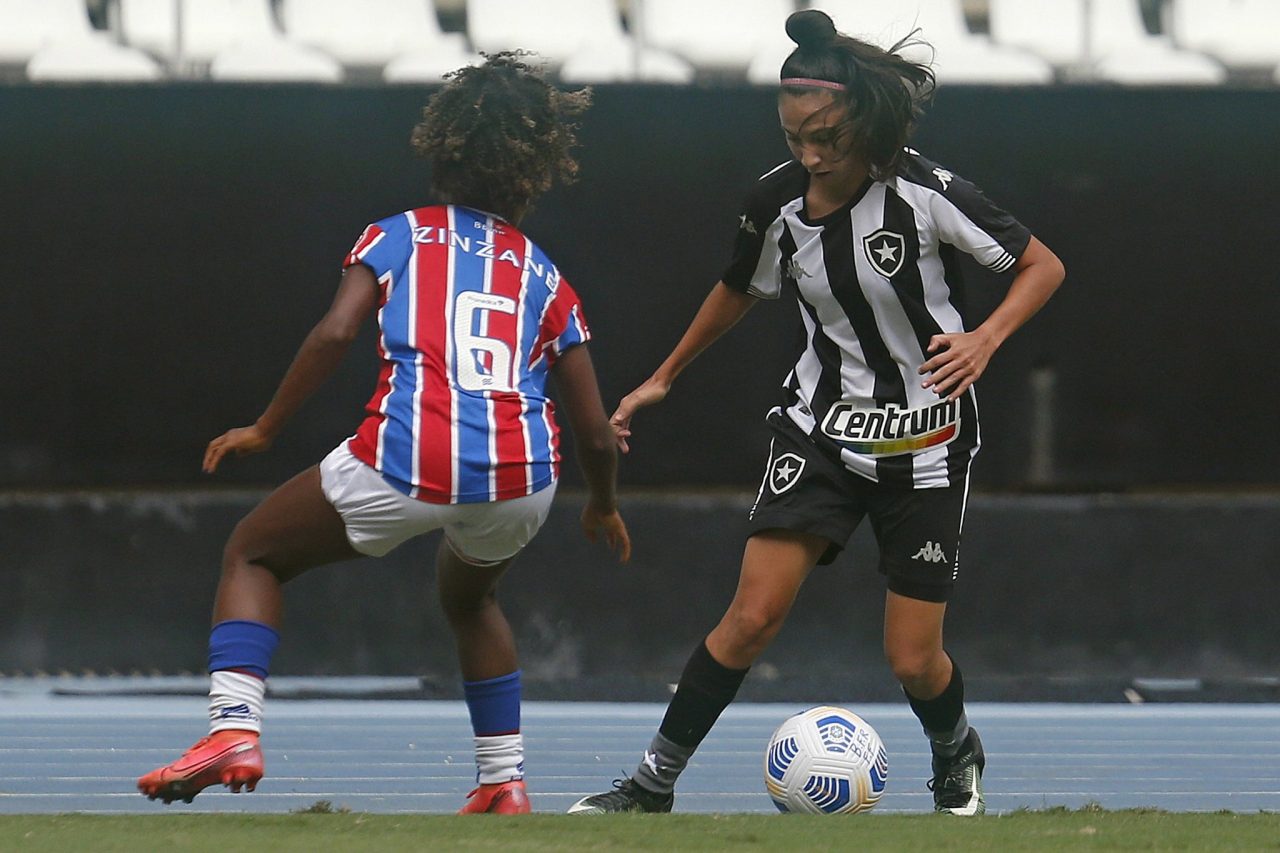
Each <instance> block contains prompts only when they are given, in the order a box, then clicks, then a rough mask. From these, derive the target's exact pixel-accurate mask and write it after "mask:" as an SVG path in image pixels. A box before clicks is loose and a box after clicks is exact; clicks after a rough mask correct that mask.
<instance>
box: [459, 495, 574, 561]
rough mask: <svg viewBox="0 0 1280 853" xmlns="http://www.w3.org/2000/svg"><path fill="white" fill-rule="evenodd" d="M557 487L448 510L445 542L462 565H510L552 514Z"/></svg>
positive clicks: (461, 505)
mask: <svg viewBox="0 0 1280 853" xmlns="http://www.w3.org/2000/svg"><path fill="white" fill-rule="evenodd" d="M555 496H556V484H555V483H552V484H551V485H549V486H547V487H546V488H544V489H541V490H539V491H537V492H534V493H533V494H531V495H524V496H522V497H518V498H510V499H508V500H501V501H488V502H483V503H471V504H455V505H453V506H451V507H449V508H448V512H447V514H446V516H445V518H446V521H445V524H444V535H445V540H446V542H447V543H448V545H449V547H450V548H451V549H452V550H453V552H454V554H456V555H457V556H458V557H459V559H460V560H461V561H462V562H463V563H469V564H471V565H473V566H477V567H482V566H490V565H494V564H496V563H500V562H503V561H509V560H511V559H512V558H513V557H515V555H516V554H518V553H520V551H521V550H523V549H524V547H525V546H526V545H528V544H529V543H530V542H532V541H533V537H534V536H536V535H538V531H539V530H541V529H542V525H543V523H545V522H546V520H547V516H548V515H549V514H550V513H551V504H552V502H553V501H554V500H555Z"/></svg>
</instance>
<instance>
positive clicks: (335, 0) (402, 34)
mask: <svg viewBox="0 0 1280 853" xmlns="http://www.w3.org/2000/svg"><path fill="white" fill-rule="evenodd" d="M282 13H283V15H282V16H283V20H284V27H285V32H287V33H288V34H289V38H290V39H291V40H293V41H296V42H299V43H301V44H308V45H311V46H312V47H316V48H319V49H320V50H323V51H324V52H325V53H327V54H329V55H330V56H333V57H335V58H336V59H337V60H338V61H339V62H341V63H342V64H343V65H348V66H384V65H386V64H387V62H389V61H390V60H392V59H393V58H395V57H397V56H400V55H402V54H412V55H413V58H414V62H413V67H415V68H418V69H421V70H422V71H423V73H424V74H425V75H426V76H427V77H429V78H434V79H435V80H437V81H438V80H439V78H440V75H442V74H444V73H445V72H446V71H452V70H453V69H454V68H457V67H459V66H461V65H464V64H467V63H471V62H475V61H477V59H478V58H477V57H476V56H475V54H473V53H471V51H470V50H468V49H467V45H466V39H465V37H464V36H463V35H462V34H461V33H445V32H443V31H442V30H441V29H440V23H439V21H438V20H437V19H436V13H435V6H434V4H433V3H432V2H430V0H363V2H361V3H352V2H350V0H284V5H283V7H282ZM433 58H434V60H435V61H434V62H432V59H433ZM406 65H407V63H402V68H403V67H406Z"/></svg>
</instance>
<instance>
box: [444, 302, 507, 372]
mask: <svg viewBox="0 0 1280 853" xmlns="http://www.w3.org/2000/svg"><path fill="white" fill-rule="evenodd" d="M487 311H497V312H499V313H501V314H514V313H516V301H515V300H514V299H511V298H510V297H507V296H499V295H498V294H496V293H477V292H475V291H472V290H466V291H463V292H462V293H459V294H458V298H457V299H456V300H455V301H454V303H453V351H454V353H455V356H454V358H455V363H456V365H457V373H458V387H460V388H461V389H462V390H464V391H514V390H515V388H514V385H513V377H512V375H511V347H510V346H508V345H507V343H506V341H503V340H500V339H498V338H491V337H488V336H486V335H483V334H480V333H478V331H477V330H478V329H481V328H485V327H486V326H487V324H486V323H485V320H486V319H487V317H486V314H485V312H487Z"/></svg>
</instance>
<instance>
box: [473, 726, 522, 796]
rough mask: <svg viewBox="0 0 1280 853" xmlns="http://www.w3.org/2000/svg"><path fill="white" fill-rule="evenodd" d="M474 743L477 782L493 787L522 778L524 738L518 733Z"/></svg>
mask: <svg viewBox="0 0 1280 853" xmlns="http://www.w3.org/2000/svg"><path fill="white" fill-rule="evenodd" d="M475 741H476V781H477V782H479V783H480V784H481V785H493V784H501V783H503V782H510V781H512V780H514V779H523V778H524V738H522V737H521V736H520V734H519V733H518V732H517V733H516V734H513V735H494V736H492V737H477V738H476V739H475Z"/></svg>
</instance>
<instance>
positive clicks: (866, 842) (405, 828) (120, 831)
mask: <svg viewBox="0 0 1280 853" xmlns="http://www.w3.org/2000/svg"><path fill="white" fill-rule="evenodd" d="M587 849H598V850H665V851H672V852H673V853H674V851H686V850H766V849H769V850H786V851H793V850H797V851H809V850H855V849H869V850H894V851H896V850H930V851H936V850H986V851H990V853H999V851H1005V850H1196V851H1199V850H1280V814H1277V813H1266V814H1247V815H1246V814H1234V813H1226V812H1220V813H1215V814H1187V813H1179V814H1172V813H1167V812H1159V811H1143V810H1139V811H1115V812H1108V811H1102V810H1100V809H1091V808H1085V809H1082V810H1079V811H1067V810H1065V809H1049V810H1046V811H1019V812H1014V813H1012V814H1006V815H1001V816H987V817H982V818H978V819H973V820H968V819H966V820H960V819H955V818H945V817H939V816H935V815H875V814H872V815H858V816H855V817H848V818H827V817H808V816H797V815H618V816H605V817H568V816H565V815H531V816H529V817H521V818H495V817H454V816H445V815H373V814H361V813H334V814H314V813H313V814H284V815H157V816H150V815H146V816H134V815H111V816H99V815H75V814H72V815H4V816H0V850H6V851H8V850H24V851H25V850H50V851H54V850H56V851H68V850H76V851H80V850H85V851H99V850H104V851H112V850H120V851H125V850H127V851H131V853H134V851H140V850H144V851H151V850H159V851H171V850H210V851H219V853H228V851H235V850H254V851H272V853H274V851H282V850H300V851H301V850H305V851H310V853H320V851H330V850H338V851H346V850H369V851H375V850H376V851H395V850H516V851H523V850H587Z"/></svg>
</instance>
